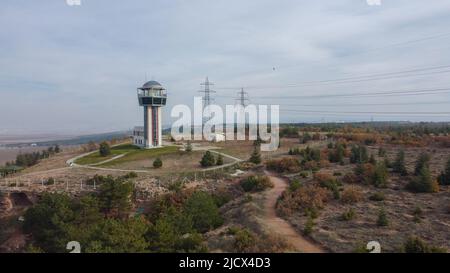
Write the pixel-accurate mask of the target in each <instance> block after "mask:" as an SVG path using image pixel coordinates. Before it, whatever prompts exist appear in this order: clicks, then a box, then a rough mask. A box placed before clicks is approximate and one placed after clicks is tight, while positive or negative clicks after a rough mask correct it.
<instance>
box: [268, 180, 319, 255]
mask: <svg viewBox="0 0 450 273" xmlns="http://www.w3.org/2000/svg"><path fill="white" fill-rule="evenodd" d="M269 178H270V180H271V181H272V183H273V185H274V187H273V188H272V189H271V190H269V191H267V192H266V200H265V203H264V210H265V215H264V223H265V224H266V225H267V226H268V228H269V229H271V230H272V231H273V232H274V233H276V234H277V235H279V236H281V237H282V238H284V239H285V240H286V241H287V242H288V243H289V244H290V245H292V246H293V247H294V248H295V249H296V250H297V251H298V252H302V253H322V252H325V250H324V249H323V248H322V247H320V246H318V245H317V244H315V243H313V242H311V241H310V240H308V239H306V238H304V237H303V236H302V235H300V234H299V233H298V232H297V231H296V230H295V229H294V228H293V227H292V226H291V225H290V224H289V223H288V222H287V221H286V220H284V219H282V218H280V217H278V216H277V214H276V210H275V205H276V203H277V200H278V197H279V196H280V195H281V194H282V193H283V191H285V190H286V188H287V184H286V182H285V181H284V180H283V179H281V178H278V177H276V176H272V175H270V174H269Z"/></svg>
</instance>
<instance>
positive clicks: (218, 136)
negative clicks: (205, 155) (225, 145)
mask: <svg viewBox="0 0 450 273" xmlns="http://www.w3.org/2000/svg"><path fill="white" fill-rule="evenodd" d="M212 141H214V142H222V141H225V134H224V133H214V135H213V138H212Z"/></svg>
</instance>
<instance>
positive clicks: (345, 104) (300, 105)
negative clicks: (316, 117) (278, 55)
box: [282, 101, 450, 107]
mask: <svg viewBox="0 0 450 273" xmlns="http://www.w3.org/2000/svg"><path fill="white" fill-rule="evenodd" d="M436 104H450V101H435V102H405V103H358V104H355V103H335V104H283V105H282V106H298V107H335V106H345V107H352V106H355V107H358V106H388V105H394V106H397V105H436Z"/></svg>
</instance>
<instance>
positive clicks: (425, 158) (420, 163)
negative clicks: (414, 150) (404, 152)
mask: <svg viewBox="0 0 450 273" xmlns="http://www.w3.org/2000/svg"><path fill="white" fill-rule="evenodd" d="M424 167H426V168H428V169H429V168H430V155H429V154H426V153H422V154H420V156H419V158H418V159H417V162H416V167H415V169H414V175H420V172H421V171H422V169H423V168H424Z"/></svg>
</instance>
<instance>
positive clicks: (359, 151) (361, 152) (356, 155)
mask: <svg viewBox="0 0 450 273" xmlns="http://www.w3.org/2000/svg"><path fill="white" fill-rule="evenodd" d="M368 160H369V157H368V154H367V148H366V146H362V145H355V146H353V147H352V149H351V155H350V163H359V164H360V163H367V162H368Z"/></svg>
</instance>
